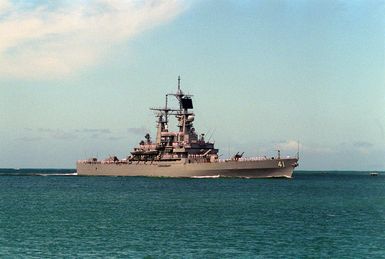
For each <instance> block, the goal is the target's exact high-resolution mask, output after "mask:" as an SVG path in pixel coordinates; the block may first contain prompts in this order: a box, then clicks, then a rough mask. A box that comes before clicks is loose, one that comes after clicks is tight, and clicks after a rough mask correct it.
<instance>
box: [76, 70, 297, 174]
mask: <svg viewBox="0 0 385 259" xmlns="http://www.w3.org/2000/svg"><path fill="white" fill-rule="evenodd" d="M170 97H175V98H176V100H177V103H178V105H179V107H177V108H170V107H169V98H170ZM150 109H151V110H153V111H155V112H156V116H157V126H156V138H155V140H154V141H153V140H152V139H151V136H150V134H148V133H147V134H146V135H145V139H144V140H142V141H140V143H139V145H138V146H136V147H135V148H134V149H133V150H132V151H131V152H130V153H131V155H129V156H128V157H127V158H125V159H122V160H119V159H118V158H117V157H116V156H112V157H109V158H108V159H105V160H102V161H98V160H97V159H96V158H92V159H88V160H82V161H78V162H77V173H78V175H110V176H116V175H122V176H161V177H219V176H224V177H226V176H228V177H252V178H262V177H289V178H290V177H291V175H292V173H293V169H294V168H295V167H296V166H297V165H298V164H297V161H298V157H297V158H281V157H280V154H278V157H272V158H266V157H259V158H243V153H241V154H239V152H238V153H237V154H235V155H234V156H233V157H232V158H231V159H228V160H219V159H218V149H216V148H215V147H214V143H213V142H210V141H206V140H205V134H199V135H198V133H197V132H196V130H195V128H194V126H193V122H194V120H195V114H194V113H193V112H192V109H193V101H192V95H188V94H184V93H183V91H182V90H181V88H180V77H178V88H177V91H176V93H170V94H166V96H165V105H164V107H162V108H150ZM170 116H175V117H176V119H177V128H178V130H177V131H170V130H169V118H170Z"/></svg>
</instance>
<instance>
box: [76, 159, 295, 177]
mask: <svg viewBox="0 0 385 259" xmlns="http://www.w3.org/2000/svg"><path fill="white" fill-rule="evenodd" d="M297 161H298V159H296V158H286V159H265V160H254V161H253V160H251V161H227V162H215V163H191V164H189V163H182V162H163V161H162V162H155V161H154V162H152V163H151V162H146V163H144V162H139V163H137V162H133V163H131V164H129V163H119V162H118V163H101V162H81V161H80V162H78V163H77V165H76V169H77V173H78V175H84V176H87V175H88V176H148V177H197V178H200V177H202V178H203V177H245V178H272V177H285V178H291V177H292V174H293V170H294V168H295V167H296V166H297Z"/></svg>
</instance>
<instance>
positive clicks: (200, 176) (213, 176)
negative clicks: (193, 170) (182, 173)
mask: <svg viewBox="0 0 385 259" xmlns="http://www.w3.org/2000/svg"><path fill="white" fill-rule="evenodd" d="M219 177H221V175H219V174H218V175H197V176H191V178H197V179H203V178H219Z"/></svg>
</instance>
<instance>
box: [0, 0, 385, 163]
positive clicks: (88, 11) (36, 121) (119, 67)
mask: <svg viewBox="0 0 385 259" xmlns="http://www.w3.org/2000/svg"><path fill="white" fill-rule="evenodd" d="M384 11H385V3H384V2H383V1H301V0H294V1H230V0H228V1H117V0H97V1H96V0H82V1H80V0H79V1H21V0H19V1H11V0H0V35H1V42H0V93H1V94H0V125H1V128H0V167H20V168H22V167H52V168H74V167H75V161H76V160H77V159H83V158H88V157H91V156H96V155H97V156H98V157H99V158H104V157H106V156H108V155H110V154H116V155H118V156H119V157H125V156H126V155H127V154H129V151H130V149H131V148H132V147H133V145H136V144H137V143H138V142H139V141H140V140H141V139H143V136H144V134H145V133H146V132H147V131H148V132H150V133H152V134H154V133H155V117H154V114H153V112H151V111H150V110H149V109H148V108H149V107H153V106H160V105H163V101H164V94H165V93H166V92H171V91H173V90H175V88H176V83H177V80H176V79H177V76H178V75H181V77H182V89H184V90H185V92H188V93H191V94H194V97H195V99H194V104H195V113H196V123H195V127H196V129H197V130H198V131H199V132H204V133H207V134H208V135H212V138H211V139H212V140H215V142H216V145H217V146H218V148H220V149H221V150H220V154H223V157H227V156H228V154H233V153H236V152H237V151H245V152H246V154H247V155H248V156H257V155H265V154H266V155H269V156H270V155H273V154H275V150H276V149H281V150H282V153H283V154H284V155H295V153H296V150H297V144H296V141H297V140H299V141H300V143H301V161H300V169H311V170H318V169H319V170H329V169H338V170H350V169H355V170H385V159H384V157H385V75H384V71H385V50H384V46H385V40H384V37H385V29H384V28H385V16H384V15H383V14H384ZM172 126H174V125H172Z"/></svg>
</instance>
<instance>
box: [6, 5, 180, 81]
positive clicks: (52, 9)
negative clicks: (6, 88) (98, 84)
mask: <svg viewBox="0 0 385 259" xmlns="http://www.w3.org/2000/svg"><path fill="white" fill-rule="evenodd" d="M57 3H59V4H57V5H56V6H48V5H37V6H22V5H20V4H16V3H13V2H12V1H10V0H0V37H1V41H0V76H7V77H19V78H20V77H22V78H47V77H61V76H65V75H68V74H70V73H72V72H74V71H77V70H78V69H81V68H84V67H88V66H90V65H92V64H95V63H98V62H100V59H102V58H103V56H104V55H106V54H107V53H108V52H109V51H110V50H111V49H112V48H113V47H114V46H115V45H116V44H119V43H121V42H124V41H126V40H128V39H130V38H131V37H133V36H135V35H137V34H138V33H140V32H142V31H144V30H146V29H149V28H152V27H154V26H156V25H159V24H162V23H165V22H167V21H169V20H171V19H172V18H174V17H175V16H177V15H178V14H179V13H181V12H182V11H183V6H182V4H181V3H182V2H181V1H177V0H161V1H133V0H131V1H124V0H87V1H85V0H83V1H80V0H76V1H72V2H71V1H58V2H57Z"/></svg>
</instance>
